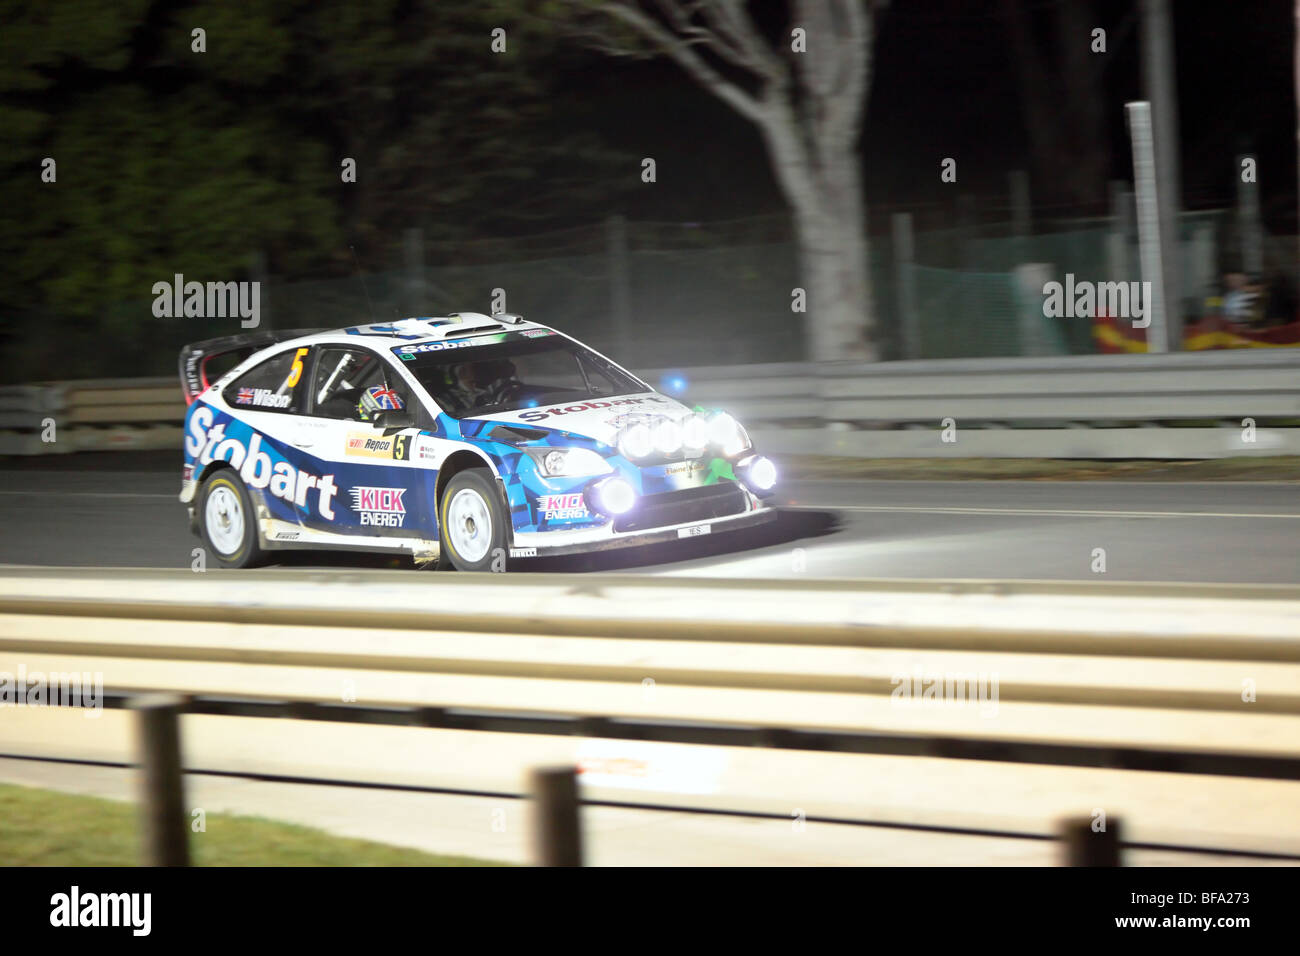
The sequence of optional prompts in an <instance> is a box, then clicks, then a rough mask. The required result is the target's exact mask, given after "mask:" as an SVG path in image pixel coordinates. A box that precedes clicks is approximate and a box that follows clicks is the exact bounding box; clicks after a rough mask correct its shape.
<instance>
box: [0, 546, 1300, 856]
mask: <svg viewBox="0 0 1300 956" xmlns="http://www.w3.org/2000/svg"><path fill="white" fill-rule="evenodd" d="M1298 620H1300V588H1296V587H1290V586H1265V585H1248V586H1218V585H1215V586H1196V585H1172V584H1168V585H1136V584H1121V585H1108V584H1101V583H1092V582H1089V583H1088V584H1078V585H1073V584H1059V583H1049V582H1029V583H1007V582H991V581H949V582H919V581H915V582H914V581H901V582H900V581H834V582H824V581H794V582H787V581H757V582H749V581H732V580H727V581H707V580H705V581H701V580H689V581H687V580H673V579H646V578H643V577H620V576H609V577H601V578H600V579H598V580H593V579H592V578H590V577H583V576H553V575H546V576H537V577H532V576H527V575H524V576H512V577H511V578H510V579H509V580H508V581H507V580H505V579H503V578H502V577H501V576H497V575H458V576H456V577H455V578H454V579H450V580H448V579H441V578H440V579H437V580H434V579H433V578H432V577H431V576H429V575H427V574H422V573H420V572H388V571H385V572H366V571H347V572H304V571H262V572H249V573H245V572H215V571H214V572H207V573H204V574H195V573H192V572H187V571H175V572H168V571H111V570H103V571H101V570H98V569H95V570H86V571H56V570H49V569H5V570H4V572H3V573H0V670H7V671H10V672H13V671H16V670H17V669H19V668H23V669H25V670H26V672H27V673H32V672H34V671H42V672H97V673H100V674H102V675H103V680H104V686H105V688H106V689H107V690H108V691H110V692H111V693H112V694H113V695H115V696H117V697H119V698H121V697H123V696H126V695H135V694H142V693H144V694H148V693H153V692H169V693H175V694H180V695H183V696H184V697H186V698H188V699H189V700H190V702H191V703H190V705H189V706H190V709H189V710H188V711H187V717H186V718H185V719H186V720H187V721H191V722H192V723H191V724H188V725H187V726H188V727H190V729H189V730H187V731H186V734H187V738H186V739H187V744H186V753H187V769H189V770H191V771H195V772H209V773H222V774H236V775H240V774H249V775H254V776H258V775H263V776H264V775H266V774H268V773H269V774H273V775H276V776H282V777H284V778H286V779H287V778H294V779H312V780H318V781H319V780H327V781H328V780H333V781H336V782H349V783H355V784H358V785H366V786H371V785H374V786H395V787H417V788H436V789H448V790H454V791H455V790H459V791H467V792H468V791H473V792H493V793H513V794H519V793H522V792H524V786H523V783H522V782H521V781H522V780H523V779H524V778H523V775H524V774H526V772H527V771H528V769H529V768H531V767H534V766H536V765H538V764H539V763H542V762H545V763H551V764H557V765H564V764H568V765H576V766H578V768H579V769H580V770H581V771H583V773H582V779H583V783H584V791H586V792H587V793H588V794H589V795H590V797H591V799H593V800H600V801H611V802H613V803H619V802H622V803H623V804H625V805H638V806H641V805H645V806H649V805H660V806H671V807H674V808H683V807H687V808H695V809H699V810H707V811H710V812H722V811H726V812H737V813H751V814H766V815H769V816H770V815H785V816H787V818H788V814H789V812H790V808H791V807H800V808H803V809H804V810H806V812H807V813H808V815H809V818H818V819H827V820H836V821H849V822H852V821H855V820H856V821H859V822H863V821H870V823H871V825H893V824H900V825H901V824H907V825H920V826H927V827H938V828H950V829H951V828H958V829H964V830H981V829H982V830H986V831H989V832H993V831H999V832H1001V831H1005V830H1009V829H1019V830H1020V831H1023V832H1028V833H1035V832H1037V833H1041V832H1048V831H1050V830H1051V827H1053V826H1055V824H1054V823H1052V822H1051V821H1055V820H1058V819H1059V818H1060V817H1062V816H1065V815H1069V814H1070V813H1077V812H1079V810H1080V808H1081V807H1082V808H1083V809H1090V808H1091V807H1094V806H1114V805H1115V800H1116V799H1117V796H1116V795H1117V794H1122V801H1123V812H1124V814H1125V817H1126V821H1128V824H1129V826H1130V830H1129V833H1130V834H1131V836H1132V838H1133V839H1134V840H1135V841H1137V842H1142V843H1150V844H1161V845H1170V846H1172V845H1182V846H1186V845H1196V846H1199V847H1204V848H1209V849H1210V850H1212V851H1215V852H1228V851H1237V852H1245V853H1254V854H1264V853H1274V854H1278V853H1280V854H1283V855H1286V854H1290V855H1292V856H1295V855H1297V854H1300V829H1298V824H1297V820H1300V817H1297V816H1296V815H1295V813H1294V809H1295V807H1296V806H1297V805H1300V628H1297V627H1296V622H1297V621H1298ZM977 674H983V675H986V676H987V675H995V676H996V678H997V694H996V698H994V699H993V702H994V703H995V704H996V706H995V707H994V708H993V712H990V711H989V709H988V706H987V704H988V703H989V700H990V698H989V697H988V696H987V695H986V696H985V697H983V698H982V699H980V700H972V699H967V700H965V701H964V702H960V701H955V700H941V701H931V702H929V703H927V702H926V700H925V699H924V698H923V697H910V696H905V697H904V698H902V699H899V697H898V694H897V689H898V687H899V686H900V679H902V680H905V679H906V678H908V677H915V676H918V675H931V676H932V677H938V678H940V679H945V680H946V679H949V678H952V677H954V676H962V677H963V679H967V678H970V679H972V680H973V679H974V675H977ZM963 675H964V676H963ZM1244 681H1249V682H1250V686H1251V687H1252V688H1255V689H1257V693H1254V692H1252V693H1251V694H1249V695H1248V694H1246V693H1245V692H1244V689H1243V688H1244V686H1245V685H1244V684H1243V682H1244ZM954 686H955V685H954ZM113 713H118V714H121V713H122V712H120V711H117V712H114V711H105V712H104V713H103V715H102V719H100V720H96V721H86V720H84V719H82V718H81V717H80V716H79V715H77V714H75V713H68V714H66V715H52V714H51V713H50V710H49V708H41V709H34V708H27V709H22V708H19V709H17V710H10V711H8V713H7V714H6V717H5V720H3V721H0V753H3V754H6V755H17V756H28V757H45V758H50V757H55V758H58V759H62V760H74V761H76V760H82V761H85V760H91V761H95V760H98V761H107V762H110V763H112V762H117V763H123V762H125V763H129V762H131V759H132V758H131V755H130V754H131V750H130V747H131V740H130V736H129V725H128V724H127V722H126V721H125V719H124V718H125V715H124V714H123V715H122V718H115V717H113V716H112V715H113ZM265 717H280V718H289V719H282V720H273V721H269V722H268V721H266V720H264V719H262V718H265ZM466 731H472V732H473V733H470V734H466V733H465V732H466ZM628 768H633V769H632V772H629V771H628ZM1151 771H1160V772H1158V773H1152V772H1151ZM1116 775H1119V776H1116ZM1189 775H1194V776H1189ZM1031 778H1032V780H1033V781H1034V783H1033V785H1027V784H1026V782H1025V781H1026V780H1028V779H1031ZM1022 790H1023V791H1024V792H1023V793H1022V792H1021V791H1022ZM1191 793H1195V799H1191V798H1190V797H1188V794H1191ZM1243 806H1249V807H1250V812H1249V813H1247V812H1245V811H1243V810H1242V809H1241V808H1242V807H1243Z"/></svg>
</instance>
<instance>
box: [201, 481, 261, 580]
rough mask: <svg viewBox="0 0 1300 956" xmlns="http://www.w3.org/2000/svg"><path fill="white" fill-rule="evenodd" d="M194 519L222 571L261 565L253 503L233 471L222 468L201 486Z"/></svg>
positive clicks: (204, 541)
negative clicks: (195, 518) (223, 569)
mask: <svg viewBox="0 0 1300 956" xmlns="http://www.w3.org/2000/svg"><path fill="white" fill-rule="evenodd" d="M197 517H198V523H199V534H200V536H201V537H202V539H203V543H204V544H205V545H206V546H207V548H208V550H209V551H210V552H212V554H214V555H215V556H216V558H217V561H218V563H219V564H220V565H221V566H222V567H223V568H250V567H253V566H254V565H256V564H259V563H260V562H261V560H262V549H261V547H260V545H259V544H258V541H257V521H256V517H255V514H254V511H253V502H252V499H251V498H250V497H249V495H248V490H247V489H246V488H245V487H244V483H243V482H242V481H240V480H239V476H238V475H237V474H236V473H235V472H234V471H233V470H232V469H230V468H223V469H221V470H220V471H218V472H217V473H216V474H214V475H213V476H212V477H210V478H209V479H208V480H207V481H205V482H204V483H203V489H202V491H201V492H200V493H199V507H198V509H197Z"/></svg>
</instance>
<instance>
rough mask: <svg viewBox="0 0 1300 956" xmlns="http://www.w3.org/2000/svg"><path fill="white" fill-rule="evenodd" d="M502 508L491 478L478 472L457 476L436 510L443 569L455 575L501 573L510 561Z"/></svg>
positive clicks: (481, 470)
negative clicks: (445, 568) (469, 572)
mask: <svg viewBox="0 0 1300 956" xmlns="http://www.w3.org/2000/svg"><path fill="white" fill-rule="evenodd" d="M506 520H507V518H506V514H505V508H504V507H503V506H502V504H501V498H500V496H499V495H498V494H497V490H496V486H495V485H494V484H493V482H492V477H491V475H489V474H488V472H487V471H486V470H484V469H481V468H469V469H466V470H465V471H462V472H458V473H457V474H456V475H455V476H454V477H453V478H452V479H451V481H450V482H448V484H447V488H446V490H444V491H443V493H442V501H441V502H440V503H439V507H438V528H439V537H440V540H441V545H442V561H440V562H439V563H440V564H441V565H443V566H446V565H447V564H450V565H451V567H453V568H455V569H456V570H457V571H504V570H506V564H507V562H508V560H509V549H508V545H507V543H506V542H507V540H508V538H507V534H508V532H507V526H506Z"/></svg>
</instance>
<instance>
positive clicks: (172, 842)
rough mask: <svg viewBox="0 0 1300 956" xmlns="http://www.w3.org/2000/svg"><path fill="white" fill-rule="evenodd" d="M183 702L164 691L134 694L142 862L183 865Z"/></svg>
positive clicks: (186, 838)
mask: <svg viewBox="0 0 1300 956" xmlns="http://www.w3.org/2000/svg"><path fill="white" fill-rule="evenodd" d="M184 708H185V702H184V701H183V700H182V699H181V698H179V697H175V696H172V695H169V694H157V695H151V696H148V697H139V698H136V699H135V700H133V701H132V702H131V709H132V710H134V711H136V713H137V717H136V730H137V735H138V736H137V744H138V756H139V761H140V771H141V776H140V782H141V793H140V796H141V799H140V806H141V816H142V822H143V824H144V863H145V865H146V866H189V865H190V849H189V833H188V831H187V829H186V814H185V794H184V787H185V784H184V780H183V778H182V776H181V772H182V771H181V731H180V715H181V711H182V710H184Z"/></svg>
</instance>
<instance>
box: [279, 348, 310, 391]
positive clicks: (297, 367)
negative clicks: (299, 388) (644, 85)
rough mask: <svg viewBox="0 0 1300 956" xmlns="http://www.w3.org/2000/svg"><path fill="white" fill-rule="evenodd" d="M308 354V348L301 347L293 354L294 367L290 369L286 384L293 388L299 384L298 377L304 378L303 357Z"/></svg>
mask: <svg viewBox="0 0 1300 956" xmlns="http://www.w3.org/2000/svg"><path fill="white" fill-rule="evenodd" d="M306 354H307V350H306V349H299V350H298V351H297V352H295V353H294V354H293V368H291V369H289V377H288V378H287V379H286V380H285V383H284V384H285V385H288V386H289V387H290V388H293V387H294V386H295V385H297V384H298V379H300V378H302V359H303V356H304V355H306Z"/></svg>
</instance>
